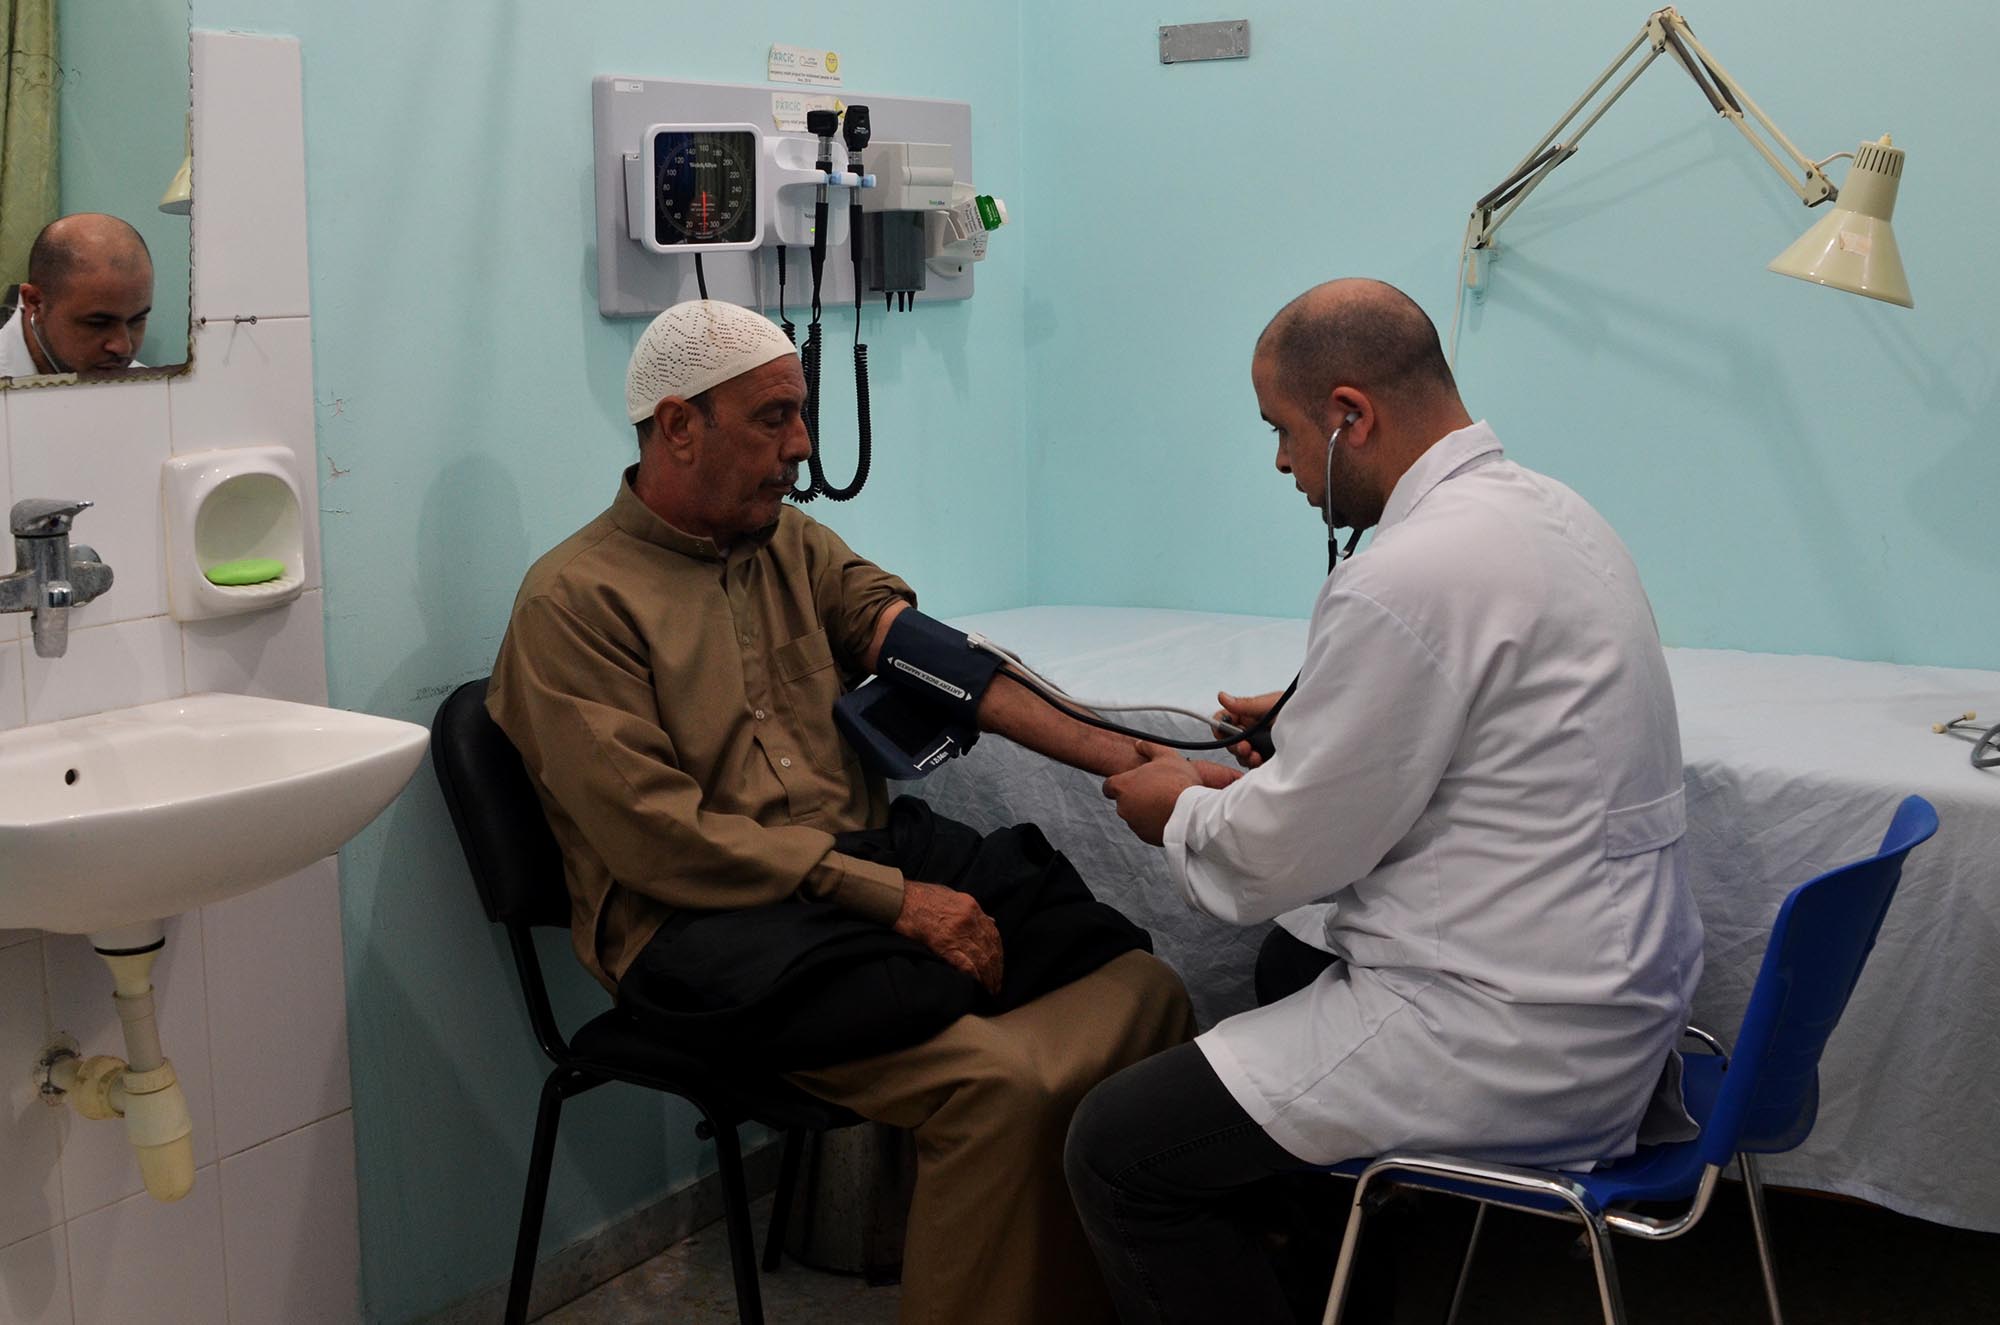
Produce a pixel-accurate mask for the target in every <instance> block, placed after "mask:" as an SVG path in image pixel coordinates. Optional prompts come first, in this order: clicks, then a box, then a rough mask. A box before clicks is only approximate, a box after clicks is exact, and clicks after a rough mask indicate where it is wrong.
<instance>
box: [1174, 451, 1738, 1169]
mask: <svg viewBox="0 0 2000 1325" xmlns="http://www.w3.org/2000/svg"><path fill="white" fill-rule="evenodd" d="M1274 738H1275V740H1276V742H1277V755H1276V757H1275V758H1273V759H1272V760H1271V761H1270V762H1269V763H1267V764H1265V765H1264V766H1263V767H1261V768H1258V769H1255V770H1253V771H1251V772H1250V773H1249V774H1248V775H1246V776H1245V777H1243V778H1242V779H1241V780H1239V781H1238V782H1236V783H1235V784H1233V785H1232V786H1230V787H1227V788H1224V789H1222V790H1209V789H1201V788H1197V789H1194V790H1191V791H1188V792H1185V793H1183V794H1182V796H1181V797H1180V799H1179V801H1178V803H1177V804H1176V805H1175V808H1174V813H1173V816H1172V818H1171V819H1170V820H1169V821H1168V823H1167V828H1166V834H1165V844H1166V851H1167V859H1168V861H1169V862H1170V865H1171V868H1172V870H1173V874H1174V877H1175V878H1176V879H1177V880H1178V881H1179V883H1180V884H1181V886H1182V888H1183V889H1184V890H1185V894H1186V897H1187V900H1188V902H1189V903H1190V904H1191V905H1193V906H1195V907H1197V908H1199V909H1200V910H1203V911H1206V912H1208V913H1210V914H1212V915H1215V916H1218V917H1220V918H1222V919H1224V920H1229V921H1233V922H1235V923H1238V924H1246V925H1247V924H1253V923H1256V922H1258V921H1263V920H1267V919H1270V918H1272V917H1274V916H1278V915H1280V914H1281V913H1284V912H1288V911H1292V910H1293V909H1294V908H1298V907H1300V906H1301V905H1302V904H1303V903H1308V902H1313V901H1315V900H1318V899H1323V898H1325V899H1331V902H1332V904H1331V906H1324V907H1318V908H1313V909H1311V910H1310V911H1307V912H1302V913H1300V914H1298V915H1294V916H1290V917H1288V919H1287V927H1288V928H1291V929H1293V930H1294V932H1299V933H1301V934H1302V936H1303V937H1306V938H1307V940H1308V941H1309V942H1315V943H1316V944H1317V945H1318V946H1321V947H1324V948H1326V949H1328V950H1330V951H1332V952H1333V953H1334V954H1335V955H1336V956H1337V957H1339V958H1342V959H1344V960H1341V961H1336V962H1335V963H1334V964H1333V966H1332V967H1331V968H1330V969H1329V970H1328V971H1327V972H1326V973H1325V974H1323V975H1322V976H1321V977H1320V978H1319V980H1318V981H1317V982H1316V983H1314V984H1313V985H1311V986H1309V987H1308V988H1307V989H1305V990H1302V991H1300V992H1299V993H1298V994H1295V995H1294V996H1292V997H1290V998H1288V999H1284V1000H1282V1001H1280V1002H1278V1003H1275V1004H1273V1005H1271V1006H1269V1007H1266V1008H1260V1009H1258V1010H1256V1011H1254V1012H1246V1013H1243V1014H1241V1015H1238V1016H1235V1017H1231V1018H1229V1019H1228V1020H1226V1021H1224V1022H1223V1023H1221V1024H1220V1025H1219V1026H1217V1027H1215V1028H1214V1029H1213V1030H1211V1031H1209V1032H1208V1033H1207V1034H1205V1035H1203V1036H1201V1037H1200V1039H1199V1040H1198V1041H1197V1043H1198V1044H1199V1045H1200V1047H1201V1049H1202V1051H1203V1053H1204V1054H1206V1055H1207V1058H1208V1061H1209V1063H1210V1064H1211V1065H1212V1066H1213V1067H1214V1069H1215V1072H1216V1074H1217V1075H1218V1076H1219V1077H1220V1078H1221V1080H1222V1082H1223V1084H1224V1085H1226V1086H1227V1087H1228V1088H1229V1091H1230V1093H1231V1094H1232V1095H1233V1096H1234V1097H1235V1098H1236V1101H1237V1103H1239V1104H1241V1105H1242V1106H1243V1108H1244V1109H1245V1110H1246V1111H1247V1112H1248V1113H1249V1114H1250V1116H1251V1117H1252V1118H1253V1119H1255V1120H1256V1121H1257V1122H1258V1123H1260V1124H1261V1125H1262V1126H1263V1127H1264V1128H1265V1130H1266V1131H1267V1132H1268V1133H1269V1135H1270V1136H1271V1138H1272V1139H1273V1140H1275V1141H1276V1142H1278V1144H1280V1145H1282V1146H1283V1147H1285V1149H1287V1150H1289V1151H1291V1152H1292V1153H1293V1154H1295V1155H1297V1156H1299V1157H1300V1158H1301V1159H1304V1160H1307V1161H1309V1162H1313V1163H1330V1162H1332V1161H1334V1160H1337V1159H1344V1158H1351V1157H1354V1156H1357V1155H1368V1154H1376V1153H1380V1152H1381V1151H1384V1150H1389V1149H1396V1148H1405V1147H1415V1148H1422V1149H1438V1150H1447V1151H1452V1152H1456V1153H1461V1154H1472V1155H1479V1156H1484V1157H1488V1158H1492V1159H1498V1160H1504V1161H1511V1162H1517V1163H1529V1164H1553V1165H1571V1164H1587V1163H1589V1162H1590V1161H1592V1160H1595V1159H1599V1158H1607V1157H1611V1156H1615V1155H1619V1154H1623V1153H1627V1152H1629V1150H1630V1149H1631V1147H1632V1145H1633V1143H1634V1139H1635V1137H1636V1135H1637V1133H1638V1129H1639V1124H1640V1121H1641V1118H1642V1116H1643V1115H1645V1114H1646V1112H1647V1105H1648V1102H1649V1100H1650V1099H1651V1098H1652V1097H1653V1095H1654V1092H1655V1086H1656V1084H1658V1083H1659V1082H1660V1081H1661V1080H1662V1070H1663V1065H1665V1064H1666V1063H1667V1061H1668V1059H1669V1057H1670V1055H1671V1052H1672V1050H1673V1048H1674V1046H1675V1043H1676V1041H1677V1039H1678V1037H1679V1032H1680V1028H1681V1027H1682V1026H1683V1025H1684V1024H1685V1021H1686V1018H1687V1011H1688V1003H1689V1001H1690V999H1691V998H1692V997H1693V994H1694V988H1695V982H1696V981H1697V979H1698V978H1699V977H1700V974H1701V922H1700V920H1699V918H1698V917H1697V915H1696V913H1695V908H1694V901H1693V898H1692V896H1691V895H1690V893H1689V891H1688V888H1687V883H1686V879H1685V872H1686V869H1685V849H1684V847H1683V845H1682V844H1681V836H1682V833H1683V831H1684V827H1685V810H1684V806H1683V802H1682V791H1681V748H1680V734H1679V728H1678V726H1677V723H1676V719H1675V714H1674V701H1673V691H1672V688H1671V686H1670V683H1669V681H1668V678H1667V668H1666V660H1665V658H1664V657H1663V656H1662V654H1661V651H1660V641H1659V635H1658V631H1657V629H1656V628H1655V626H1654V623H1653V616H1652V610H1651V608H1650V606H1649V605H1648V603H1647V601H1646V596H1645V593H1644V591H1643V590H1642V589H1641V588H1640V585H1639V577H1638V574H1637V572H1636V571H1635V569H1634V568H1633V565H1632V562H1631V559H1630V557H1629V556H1628V554H1627V553H1626V551H1625V548H1624V545H1623V544H1621V543H1620V542H1619V540H1618V537H1617V535H1616V534H1614V533H1613V532H1612V530H1611V528H1610V526H1608V525H1607V524H1606V523H1605V522H1604V520H1603V519H1602V518H1601V517H1599V516H1598V514H1597V513H1596V512H1595V511H1593V510H1592V509H1591V508H1590V507H1589V506H1588V505H1587V504H1586V503H1585V502H1584V501H1583V499H1582V498H1580V497H1578V496H1577V495H1576V494H1575V493H1574V492H1571V491H1570V490H1569V489H1568V488H1566V487H1564V486H1562V485H1561V484H1560V483H1557V482H1555V481H1553V480H1551V479H1548V478H1545V477H1543V476H1541V475H1539V474H1535V473H1532V472H1530V471H1528V470H1525V469H1522V468H1521V467H1520V466H1518V465H1516V464H1514V463H1513V462H1511V461H1508V460H1505V459H1503V458H1502V456H1501V452H1500V443H1499V440H1498V439H1497V438H1496V437H1495V436H1494V435H1493V431H1492V429H1490V428H1488V427H1487V426H1486V425H1485V424H1484V423H1477V424H1474V425H1472V426H1471V427H1469V428H1464V429H1460V430H1459V431H1457V432H1453V433H1450V434H1448V435H1447V436H1445V437H1443V438H1441V439H1440V440H1439V441H1438V442H1437V443H1436V444H1435V445H1433V446H1432V447H1431V448H1430V450H1429V451H1428V452H1426V453H1425V454H1424V455H1423V456H1422V457H1421V458H1420V459H1419V460H1418V461H1417V463H1416V464H1415V465H1414V466H1412V467H1411V469H1410V470H1409V472H1408V473H1406V474H1405V475H1404V476H1403V478H1402V479H1401V480H1400V481H1399V482H1398V483H1397V484H1396V487H1395V490H1394V492H1393V493H1392V494H1391V495H1390V499H1389V503H1388V506H1387V509H1386V510H1385V511H1384V512H1383V516H1382V520H1381V524H1380V526H1379V527H1378V529H1377V531H1376V534H1375V537H1374V541H1373V542H1372V543H1371V545H1370V546H1369V547H1368V549H1367V550H1366V551H1363V552H1361V553H1359V554H1358V555H1356V556H1355V557H1353V558H1352V559H1351V560H1349V561H1348V562H1346V563H1345V564H1343V565H1342V566H1341V567H1340V568H1339V569H1338V570H1337V571H1336V572H1335V573H1334V574H1333V575H1332V576H1330V577H1329V578H1328V580H1327V583H1326V585H1325V586H1324V587H1323V588H1322V589H1321V590H1320V594H1319V598H1318V600H1317V602H1316V603H1315V604H1314V607H1313V617H1312V625H1311V630H1310V633H1309V635H1308V637H1307V643H1306V659H1305V666H1304V671H1303V673H1302V675H1301V678H1300V681H1299V687H1298V692H1297V694H1296V695H1295V696H1294V697H1293V699H1292V701H1291V703H1290V704H1289V705H1288V706H1287V707H1286V708H1285V710H1284V712H1283V713H1282V714H1281V715H1280V717H1279V719H1278V721H1277V724H1276V727H1275V731H1274ZM1674 1079H1675V1080H1677V1079H1678V1078H1677V1075H1676V1077H1675V1078H1674ZM1668 1098H1670V1099H1671V1100H1672V1103H1671V1104H1669V1105H1668V1106H1667V1107H1668V1112H1669V1113H1670V1114H1677V1115H1678V1116H1677V1117H1673V1118H1672V1119H1671V1120H1670V1126H1669V1127H1668V1128H1666V1129H1659V1128H1655V1129H1652V1130H1653V1131H1655V1132H1670V1131H1671V1122H1678V1123H1679V1124H1680V1125H1681V1128H1682V1129H1683V1134H1687V1133H1688V1132H1689V1131H1691V1128H1689V1126H1688V1124H1687V1123H1686V1117H1685V1114H1679V1113H1678V1095H1677V1092H1674V1093H1671V1094H1670V1095H1669V1096H1668ZM1656 1121H1657V1118H1656ZM1649 1139H1652V1137H1651V1135H1650V1134H1649Z"/></svg>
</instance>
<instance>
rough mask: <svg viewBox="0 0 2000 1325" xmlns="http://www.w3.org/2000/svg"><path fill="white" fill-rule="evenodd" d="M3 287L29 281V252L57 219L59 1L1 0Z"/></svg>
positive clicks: (0, 234) (0, 262)
mask: <svg viewBox="0 0 2000 1325" xmlns="http://www.w3.org/2000/svg"><path fill="white" fill-rule="evenodd" d="M0 38H4V39H5V42H6V60H5V64H4V66H0V286H6V285H12V284H15V283H17V282H19V281H23V280H26V279H27V275H28V247H29V245H31V244H33V243H34V242H35V236H36V235H37V234H39V233H40V232H41V229H42V227H43V226H45V225H47V224H48V223H49V222H51V221H53V220H55V219H56V216H57V214H58V213H57V211H56V205H57V199H56V92H57V84H58V82H59V81H60V78H59V73H60V70H61V65H60V64H59V63H58V62H57V59H56V0H0Z"/></svg>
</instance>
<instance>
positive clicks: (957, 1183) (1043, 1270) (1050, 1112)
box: [791, 952, 1194, 1325]
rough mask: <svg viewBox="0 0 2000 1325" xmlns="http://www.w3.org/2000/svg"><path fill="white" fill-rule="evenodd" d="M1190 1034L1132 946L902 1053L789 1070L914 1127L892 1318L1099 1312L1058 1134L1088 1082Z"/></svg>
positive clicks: (808, 1085)
mask: <svg viewBox="0 0 2000 1325" xmlns="http://www.w3.org/2000/svg"><path fill="white" fill-rule="evenodd" d="M1193 1033H1194V1016H1193V1013H1192V1012H1191V1011H1190V1010H1189V1007H1188V1001H1187V991H1186V990H1185V989H1183V988H1182V986H1181V982H1180V977H1179V976H1177V975H1175V974H1174V973H1173V970H1172V969H1171V968H1169V967H1168V966H1166V965H1165V964H1164V963H1162V962H1160V961H1159V960H1157V959H1156V958H1154V957H1152V956H1151V955H1150V954H1147V953H1143V952H1130V953H1126V954H1125V955H1124V956H1121V957H1119V958H1117V959H1116V960H1115V961H1112V962H1110V963H1108V964H1107V965H1105V966H1104V967H1103V968H1102V969H1100V970H1098V971H1096V972H1094V973H1092V974H1091V975H1088V976H1085V977H1084V978H1083V979H1081V980H1078V981H1076V982H1075V983H1074V984H1070V985H1066V986H1064V987H1063V988H1061V989H1058V990H1056V991H1054V992H1053V993H1050V994H1045V995H1043V996H1042V997H1041V998H1038V999H1036V1000H1035V1001H1034V1002H1032V1003H1030V1004H1028V1005H1027V1006H1025V1007H1021V1008H1016V1009H1015V1010H1014V1011H1012V1012H1008V1013H1005V1014H1003V1015H1001V1016H998V1017H961V1018H959V1019H958V1020H957V1021H956V1022H954V1023H953V1024H952V1025H950V1026H948V1027H946V1028H945V1029H944V1030H943V1031H941V1032H939V1033H938V1034H937V1035H935V1036H933V1037H931V1038H930V1039H929V1040H926V1041H925V1042H924V1043H922V1044H919V1045H913V1046H912V1047H910V1048H908V1049H899V1050H896V1051H895V1052H893V1053H887V1054H880V1055H877V1056H876V1057H873V1058H866V1059H861V1060H858V1061H856V1062H851V1063H840V1064H837V1065H835V1066H833V1067H826V1068H817V1069H814V1070H813V1071H809V1072H795V1073H793V1074H791V1079H792V1080H793V1081H795V1082H797V1083H798V1084H799V1085H800V1086H802V1087H804V1088H805V1089H807V1090H809V1091H811V1092H812V1093H813V1094H815V1095H818V1096H820V1097H821V1098H823V1099H829V1100H833V1101H835V1102H836V1103H839V1104H843V1105H845V1106H847V1107H848V1108H850V1109H853V1110H854V1111H855V1112H856V1113H859V1114H861V1115H862V1116H864V1117H867V1118H872V1119H875V1120H876V1121H878V1122H885V1123H889V1124H890V1125H892V1126H896V1127H907V1128H911V1129H914V1130H915V1132H916V1136H917V1187H916V1196H915V1198H914V1199H913V1200H912V1202H911V1205H910V1221H909V1234H908V1237H907V1240H906V1242H905V1243H904V1247H903V1298H902V1311H901V1320H902V1321H903V1325H988V1323H990V1325H1070V1323H1071V1322H1076V1323H1077V1325H1086V1323H1087V1322H1092V1321H1108V1320H1110V1319H1111V1302H1110V1299H1109V1298H1108V1297H1106V1295H1105V1292H1104V1285H1103V1282H1102V1281H1101V1280H1100V1279H1099V1277H1098V1273H1097V1263H1096V1261H1095V1260H1094V1259H1093V1257H1092V1255H1091V1252H1090V1247H1089V1245H1088V1244H1087V1243H1085V1241H1084V1238H1083V1230H1082V1229H1081V1228H1080V1227H1079V1226H1078V1224H1077V1220H1076V1211H1075V1209H1074V1208H1073V1207H1072V1206H1071V1205H1070V1199H1069V1189H1068V1187H1067V1186H1066V1185H1065V1184H1064V1181H1063V1171H1062V1152H1063V1138H1064V1136H1065V1134H1066V1133H1067V1132H1068V1130H1069V1119H1070V1115H1071V1114H1072V1113H1073V1112H1075V1110H1076V1106H1077V1104H1078V1103H1079V1102H1080V1101H1081V1100H1082V1099H1083V1097H1084V1095H1085V1094H1086V1093H1087V1092H1088V1091H1089V1090H1090V1088H1091V1087H1092V1086H1094V1085H1096V1084H1097V1083H1098V1082H1099V1081H1102V1080H1103V1079H1104V1078H1105V1077H1108V1076H1110V1075H1111V1074H1112V1073H1113V1072H1116V1071H1118V1070H1119V1069H1120V1068H1122V1067H1126V1066H1128V1065H1130V1064H1132V1063H1136V1062H1138V1061H1139V1060H1140V1059H1142V1058H1146V1057H1149V1056H1150V1055H1152V1054H1155V1053H1158V1052H1159V1051H1160V1050H1162V1049H1165V1048H1168V1047H1170V1046H1172V1045H1176V1044H1179V1043H1181V1042H1183V1041H1185V1040H1186V1039H1188V1038H1189V1037H1190V1036H1191V1035H1193Z"/></svg>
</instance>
